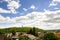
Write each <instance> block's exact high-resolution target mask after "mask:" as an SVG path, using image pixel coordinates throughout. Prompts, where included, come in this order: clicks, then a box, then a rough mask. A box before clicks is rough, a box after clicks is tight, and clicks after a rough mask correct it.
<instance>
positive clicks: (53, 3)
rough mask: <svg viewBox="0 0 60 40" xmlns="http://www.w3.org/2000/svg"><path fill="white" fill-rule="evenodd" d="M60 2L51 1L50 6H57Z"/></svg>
mask: <svg viewBox="0 0 60 40" xmlns="http://www.w3.org/2000/svg"><path fill="white" fill-rule="evenodd" d="M59 2H60V0H52V2H51V3H50V5H49V7H50V6H56V5H57V4H58V3H59Z"/></svg>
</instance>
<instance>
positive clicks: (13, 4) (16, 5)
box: [2, 0, 21, 14]
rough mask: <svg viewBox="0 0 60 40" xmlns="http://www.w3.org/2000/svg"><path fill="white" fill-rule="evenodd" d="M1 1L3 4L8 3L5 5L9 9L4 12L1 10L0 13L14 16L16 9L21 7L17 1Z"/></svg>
mask: <svg viewBox="0 0 60 40" xmlns="http://www.w3.org/2000/svg"><path fill="white" fill-rule="evenodd" d="M2 1H5V2H7V3H8V4H7V8H8V9H9V10H4V9H3V12H2V13H4V11H6V12H7V13H14V14H16V13H17V11H16V9H18V8H19V7H20V6H21V4H20V1H19V0H2Z"/></svg>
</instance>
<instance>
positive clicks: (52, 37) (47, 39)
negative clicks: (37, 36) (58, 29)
mask: <svg viewBox="0 0 60 40" xmlns="http://www.w3.org/2000/svg"><path fill="white" fill-rule="evenodd" d="M43 40H58V38H57V37H56V36H55V35H54V34H53V33H46V34H45V35H44V37H43Z"/></svg>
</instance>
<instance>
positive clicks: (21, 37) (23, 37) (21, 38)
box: [19, 36, 29, 40]
mask: <svg viewBox="0 0 60 40" xmlns="http://www.w3.org/2000/svg"><path fill="white" fill-rule="evenodd" d="M19 40H29V38H28V37H25V36H19Z"/></svg>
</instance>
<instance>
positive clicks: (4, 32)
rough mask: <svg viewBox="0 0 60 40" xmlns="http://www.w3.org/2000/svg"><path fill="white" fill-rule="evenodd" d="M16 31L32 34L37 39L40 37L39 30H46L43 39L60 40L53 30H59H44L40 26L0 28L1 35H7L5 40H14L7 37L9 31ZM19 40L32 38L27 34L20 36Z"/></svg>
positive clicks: (13, 32)
mask: <svg viewBox="0 0 60 40" xmlns="http://www.w3.org/2000/svg"><path fill="white" fill-rule="evenodd" d="M16 32H25V33H27V34H32V35H34V36H35V37H36V40H40V39H38V32H44V33H45V34H44V36H43V37H42V40H60V38H57V37H56V35H54V33H53V32H60V31H59V30H42V29H39V28H35V27H33V28H31V27H12V28H5V29H0V35H4V36H5V40H12V39H9V38H7V33H12V34H13V35H15V33H16ZM19 40H30V39H29V38H28V37H26V36H19Z"/></svg>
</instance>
